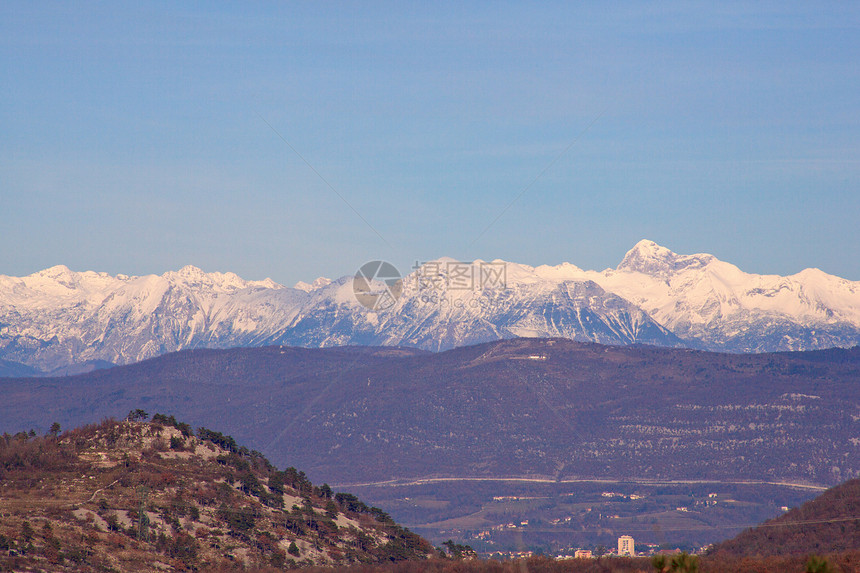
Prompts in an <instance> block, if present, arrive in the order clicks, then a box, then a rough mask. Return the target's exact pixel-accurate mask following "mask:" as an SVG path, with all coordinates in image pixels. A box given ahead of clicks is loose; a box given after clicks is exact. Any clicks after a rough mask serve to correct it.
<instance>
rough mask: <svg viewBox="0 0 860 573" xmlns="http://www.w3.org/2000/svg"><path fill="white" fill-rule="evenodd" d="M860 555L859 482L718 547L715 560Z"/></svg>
mask: <svg viewBox="0 0 860 573" xmlns="http://www.w3.org/2000/svg"><path fill="white" fill-rule="evenodd" d="M843 552H860V479H854V480H850V481H847V482H845V483H843V484H841V485H838V486H836V487H833V488H830V489H828V490H827V491H825V492H824V493H822V494H821V495H819V496H818V497H816V498H815V499H813V500H810V501H808V502H806V503H804V504H803V505H801V506H800V507H796V508H794V509H792V510H790V511H788V512H787V513H784V514H782V515H780V516H779V517H776V518H774V519H771V520H769V521H766V522H764V523H763V524H761V525H759V526H757V527H754V528H752V529H748V530H746V531H744V532H742V533H741V534H740V535H738V536H737V537H735V538H733V539H730V540H728V541H724V542H722V543H720V544H719V545H716V546H715V547H714V549H713V554H714V555H716V556H724V555H731V556H768V555H790V554H801V555H803V554H820V555H824V554H831V553H843Z"/></svg>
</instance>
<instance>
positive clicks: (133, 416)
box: [125, 408, 149, 422]
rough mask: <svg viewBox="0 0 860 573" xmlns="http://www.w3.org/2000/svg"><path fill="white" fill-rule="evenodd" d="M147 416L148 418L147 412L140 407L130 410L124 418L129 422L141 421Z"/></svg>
mask: <svg viewBox="0 0 860 573" xmlns="http://www.w3.org/2000/svg"><path fill="white" fill-rule="evenodd" d="M147 418H149V414H147V413H146V411H145V410H141V409H140V408H137V409H136V410H131V411H130V412H129V413H128V416H126V417H125V419H126V420H128V421H129V422H143V421H145V420H146V419H147Z"/></svg>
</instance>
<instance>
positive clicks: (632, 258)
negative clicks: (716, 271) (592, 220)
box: [617, 239, 717, 276]
mask: <svg viewBox="0 0 860 573" xmlns="http://www.w3.org/2000/svg"><path fill="white" fill-rule="evenodd" d="M716 260H717V258H716V257H714V256H713V255H708V254H697V255H678V254H677V253H674V252H672V251H670V250H669V249H667V248H666V247H661V246H660V245H658V244H657V243H655V242H654V241H649V240H647V239H643V240H641V241H639V242H638V243H636V245H635V246H634V247H633V248H632V249H630V250H629V251H627V254H626V255H624V259H623V260H622V261H621V264H620V265H618V268H617V270H619V271H630V272H638V273H643V274H647V275H656V276H661V275H666V274H670V273H673V272H677V271H681V270H684V269H690V268H702V267H704V266H706V265H708V264H709V263H711V262H713V261H716Z"/></svg>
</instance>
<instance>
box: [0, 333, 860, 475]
mask: <svg viewBox="0 0 860 573" xmlns="http://www.w3.org/2000/svg"><path fill="white" fill-rule="evenodd" d="M858 380H860V348H854V349H845V350H843V349H832V350H823V351H811V352H794V353H774V354H755V355H733V354H721V353H711V352H701V351H691V350H685V349H667V348H656V347H647V346H602V345H598V344H593V343H580V342H575V341H571V340H567V339H534V338H521V339H514V340H506V341H500V342H492V343H486V344H479V345H476V346H469V347H463V348H457V349H454V350H450V351H447V352H440V353H435V354H431V353H426V352H422V351H414V350H405V349H398V348H325V349H307V348H291V347H280V346H277V347H265V348H235V349H229V350H193V351H183V352H180V353H175V354H170V355H165V356H161V357H158V358H154V359H151V360H147V361H145V362H140V363H137V364H133V365H129V366H122V367H117V368H111V369H109V370H99V371H95V372H90V373H87V374H81V375H77V376H69V377H63V378H52V379H44V378H18V379H8V378H7V379H0V396H4V397H5V398H6V399H5V400H2V401H0V432H2V431H17V430H20V429H22V428H23V429H29V428H31V427H32V428H35V429H36V430H37V431H39V432H40V433H44V432H45V431H46V430H47V429H48V428H47V425H49V424H50V423H51V422H52V421H57V422H59V423H60V424H62V425H63V426H64V427H66V426H68V427H72V426H76V425H79V424H81V423H85V422H86V421H89V420H99V419H102V418H104V417H108V416H117V415H122V414H124V413H125V412H127V411H128V410H129V409H133V408H137V407H143V408H146V409H147V410H150V411H170V412H172V413H174V414H175V415H176V416H177V417H179V418H181V419H183V420H186V421H189V422H191V423H192V424H193V425H194V426H211V425H213V424H214V423H215V422H213V421H215V420H217V424H218V425H219V428H221V430H222V431H224V432H225V433H229V434H231V435H233V436H235V437H236V438H237V439H238V440H239V441H241V442H242V443H245V444H248V446H249V447H252V448H254V449H257V450H259V451H261V452H264V453H265V454H266V456H268V457H269V458H270V459H271V460H272V461H273V462H274V463H276V464H278V465H280V466H286V465H295V466H297V467H301V468H302V469H303V470H304V471H305V472H307V474H308V475H309V476H310V477H311V478H312V479H314V480H316V481H326V482H328V483H339V484H355V483H364V482H378V481H386V480H391V479H397V478H403V479H412V478H417V477H426V476H453V477H486V478H498V477H511V476H536V477H543V478H549V479H579V478H583V477H588V478H610V479H619V478H641V479H674V480H678V479H681V480H683V479H690V480H711V481H715V480H716V481H736V480H759V481H768V482H791V483H805V484H814V485H824V486H829V485H836V484H838V483H841V482H843V481H845V480H847V479H852V478H855V477H858V476H860V462H858V457H857V445H856V444H855V441H856V439H857V437H858V436H860V422H859V421H858V420H860V418H858V417H857V414H858V410H857V404H858V403H860V385H858V384H857V381H858Z"/></svg>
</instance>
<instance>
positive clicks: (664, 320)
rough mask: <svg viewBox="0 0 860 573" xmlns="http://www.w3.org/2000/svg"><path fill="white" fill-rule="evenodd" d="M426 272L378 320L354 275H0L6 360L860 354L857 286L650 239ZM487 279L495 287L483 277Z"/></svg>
mask: <svg viewBox="0 0 860 573" xmlns="http://www.w3.org/2000/svg"><path fill="white" fill-rule="evenodd" d="M424 264H425V267H422V268H420V269H414V268H413V269H412V270H413V271H415V272H412V273H411V274H409V275H407V276H406V277H404V283H403V289H402V293H400V296H399V298H398V299H397V301H396V303H395V304H394V305H392V306H390V307H388V308H386V309H384V310H380V311H379V312H377V311H369V310H368V309H367V308H366V307H365V306H362V304H360V303H359V301H358V299H357V298H356V295H355V291H354V284H353V276H352V275H346V276H343V277H341V278H339V279H336V280H334V281H332V280H330V279H327V278H323V277H320V278H318V279H316V280H315V281H313V282H312V283H305V282H299V283H298V284H296V286H295V288H285V287H283V286H282V285H279V284H277V283H275V282H274V281H272V280H270V279H266V280H263V281H246V280H244V279H242V278H241V277H239V276H238V275H236V274H234V273H230V272H227V273H220V272H213V273H207V272H205V271H203V270H201V269H200V268H198V267H195V266H192V265H188V266H185V267H183V268H182V269H180V270H178V271H168V272H166V273H164V274H163V275H161V276H158V275H145V276H131V277H129V276H125V275H117V276H111V275H109V274H107V273H101V272H98V273H97V272H93V271H86V272H74V271H71V270H69V269H68V268H67V267H65V266H63V265H57V266H55V267H51V268H49V269H45V270H43V271H40V272H38V273H34V274H32V275H29V276H26V277H20V278H19V277H7V276H0V359H4V360H13V361H16V362H21V363H24V364H28V365H30V366H36V367H38V368H42V369H46V370H51V369H54V368H57V367H62V366H67V365H69V364H72V363H76V362H85V361H88V360H106V361H109V362H113V363H127V362H133V361H137V360H142V359H144V358H149V357H152V356H155V355H158V354H162V353H164V352H169V351H173V350H179V349H182V348H202V347H228V346H259V345H265V344H291V345H297V346H335V345H349V344H379V345H405V346H416V347H420V348H425V349H429V350H440V349H443V348H452V347H455V346H462V345H465V344H473V343H477V342H482V341H488V340H498V339H500V338H510V337H512V336H563V337H567V338H572V339H575V340H591V341H595V342H601V343H608V344H630V343H645V344H658V345H668V346H674V345H678V344H682V343H685V344H688V345H690V346H693V347H698V348H705V349H710V350H720V351H735V352H761V351H774V350H801V349H812V348H828V347H833V346H843V347H844V346H853V345H855V344H858V343H860V282H858V281H848V280H845V279H842V278H839V277H835V276H832V275H828V274H826V273H824V272H822V271H820V270H818V269H806V270H803V271H801V272H799V273H797V274H795V275H791V276H778V275H757V274H749V273H745V272H743V271H741V270H740V269H738V268H737V267H735V266H734V265H732V264H730V263H727V262H723V261H720V260H718V259H716V258H715V257H714V256H713V255H707V254H695V255H679V254H676V253H674V252H672V251H671V250H669V249H667V248H665V247H662V246H660V245H658V244H657V243H655V242H654V241H648V240H644V241H640V242H639V243H637V244H636V246H634V247H633V249H631V250H630V251H629V252H628V253H627V254H626V256H625V257H624V260H623V261H622V262H621V264H620V265H619V266H618V268H617V269H614V270H613V269H607V270H605V271H591V270H583V269H580V268H579V267H577V266H575V265H572V264H569V263H563V264H560V265H557V266H548V265H541V266H538V267H531V266H529V265H523V264H517V263H511V262H506V261H502V260H499V259H496V260H493V261H492V262H490V263H487V262H485V261H482V260H480V259H476V260H475V261H473V262H471V263H469V262H463V261H457V260H455V259H452V258H449V257H441V258H439V259H436V260H434V261H429V262H427V263H424ZM488 265H500V266H502V267H503V268H502V269H499V268H496V267H493V268H489V269H488ZM469 266H471V269H469V268H468V267H469ZM488 270H489V271H492V272H493V273H496V272H497V271H498V272H499V273H500V274H499V275H496V274H490V275H486V276H485V275H484V274H483V273H484V272H485V271H488ZM488 277H489V278H490V279H491V280H489V282H484V278H488ZM416 278H420V279H421V280H414V279H416Z"/></svg>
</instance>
